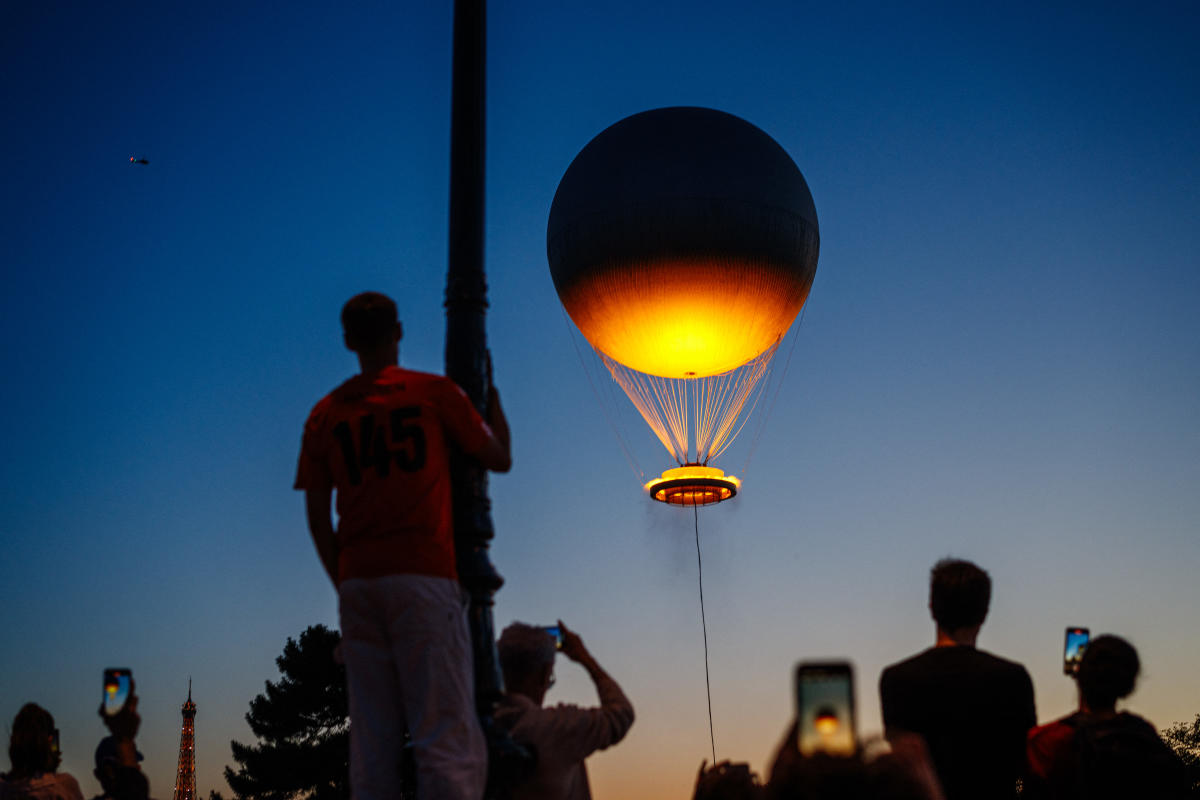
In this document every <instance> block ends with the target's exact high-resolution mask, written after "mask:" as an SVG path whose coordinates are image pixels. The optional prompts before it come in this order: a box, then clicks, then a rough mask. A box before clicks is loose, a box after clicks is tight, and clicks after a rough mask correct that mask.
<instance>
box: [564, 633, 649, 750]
mask: <svg viewBox="0 0 1200 800" xmlns="http://www.w3.org/2000/svg"><path fill="white" fill-rule="evenodd" d="M558 627H559V630H561V631H562V637H563V644H562V654H563V655H564V656H566V657H567V658H569V659H571V660H572V661H574V662H575V663H577V664H579V666H581V667H583V668H584V669H585V670H587V673H588V676H589V677H590V678H591V679H592V683H594V684H595V685H596V694H597V695H598V696H599V698H600V706H599V708H592V709H575V711H577V712H579V715H580V716H579V718H578V719H577V720H575V725H574V730H573V731H572V733H571V735H570V737H569V738H570V739H571V741H570V745H571V746H572V747H573V748H574V749H575V750H576V752H577V754H578V758H579V759H583V758H586V757H587V756H588V755H590V754H591V753H594V752H595V751H597V750H603V749H604V748H606V747H610V746H612V745H614V744H616V743H617V742H619V741H621V739H623V738H624V737H625V734H626V733H627V732H628V731H629V728H630V727H631V726H632V725H633V719H634V713H633V704H632V703H630V702H629V698H628V697H626V696H625V693H624V692H623V691H621V687H620V686H618V685H617V682H616V681H614V680H613V679H612V677H611V676H609V674H608V673H607V672H605V671H604V668H603V667H601V666H600V664H599V662H597V661H596V659H595V658H593V657H592V654H591V653H589V652H588V649H587V647H585V646H584V644H583V639H581V638H580V637H579V634H577V633H575V632H574V631H572V630H570V629H569V628H567V626H566V625H564V624H563V621H562V620H559V621H558Z"/></svg>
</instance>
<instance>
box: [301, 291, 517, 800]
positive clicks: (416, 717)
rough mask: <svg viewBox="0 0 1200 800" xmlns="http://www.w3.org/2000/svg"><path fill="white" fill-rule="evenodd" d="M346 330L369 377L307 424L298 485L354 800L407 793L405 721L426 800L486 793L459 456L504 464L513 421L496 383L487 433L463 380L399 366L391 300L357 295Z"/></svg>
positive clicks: (333, 398)
mask: <svg viewBox="0 0 1200 800" xmlns="http://www.w3.org/2000/svg"><path fill="white" fill-rule="evenodd" d="M342 329H343V331H344V334H345V336H344V339H345V344H346V347H347V348H349V349H350V350H352V351H354V353H355V354H356V355H357V356H358V363H359V367H360V369H361V372H360V374H358V375H355V376H354V377H352V378H351V379H350V380H348V381H346V382H345V383H343V384H342V385H341V386H339V387H338V388H336V389H334V390H333V391H332V392H330V393H329V394H328V395H327V396H326V397H325V398H324V399H323V400H321V402H319V403H317V405H316V407H315V408H314V409H313V410H312V413H311V414H310V415H309V418H308V422H307V423H306V424H305V426H304V442H303V446H302V448H301V451H300V464H299V468H298V470H297V475H296V488H297V489H303V490H304V492H305V504H306V508H307V513H308V526H309V530H310V531H311V533H312V538H313V542H314V543H315V544H316V547H317V553H318V554H319V555H320V557H321V563H322V564H324V566H325V571H326V572H327V573H328V574H329V578H330V580H332V581H333V583H334V585H335V586H336V587H337V589H338V601H339V611H340V616H341V629H342V644H341V649H342V655H343V657H344V659H345V663H346V684H347V690H348V695H349V701H350V723H351V724H350V786H351V792H352V794H353V796H354V798H355V800H394V798H395V797H397V796H399V794H400V783H401V778H400V767H399V765H400V763H401V747H402V746H403V736H404V731H405V729H406V728H407V730H408V731H409V732H410V734H411V736H412V745H413V750H414V752H415V757H416V764H417V796H418V798H421V800H431V799H432V798H437V799H438V800H454V799H455V798H462V799H463V800H478V799H479V798H480V797H481V796H482V794H483V788H484V781H485V778H486V772H487V752H486V750H485V744H484V740H483V734H482V732H481V731H480V728H479V720H478V718H477V716H476V711H475V690H474V685H475V684H474V673H473V670H472V653H471V644H470V639H469V635H468V632H467V621H466V601H465V596H464V593H463V591H462V589H461V587H460V586H459V584H458V573H457V570H456V567H455V552H454V530H453V521H452V518H451V507H450V468H449V451H450V447H451V445H455V446H457V447H458V448H459V449H460V450H461V451H462V452H463V453H465V454H467V455H468V456H472V457H474V458H477V459H478V460H479V462H480V463H481V464H483V466H484V467H486V468H488V469H492V470H496V471H500V472H503V471H506V470H508V469H509V467H510V466H511V463H512V458H511V455H510V452H509V437H508V424H507V422H506V420H505V419H504V412H503V411H502V410H501V408H500V399H499V396H498V395H497V394H496V391H495V387H492V388H491V393H490V395H489V398H488V423H490V426H489V424H487V423H485V422H484V421H483V420H482V419H481V418H480V416H479V414H478V413H477V412H476V411H475V408H474V406H472V405H471V401H470V400H469V399H468V398H467V396H466V395H465V394H464V393H463V391H462V390H461V389H460V388H459V387H458V386H456V385H455V384H454V382H453V381H451V380H449V379H448V378H444V377H441V376H439V375H429V374H426V373H422V372H413V371H411V370H407V369H401V368H400V367H399V366H398V361H399V347H400V338H401V335H402V329H401V326H400V322H399V320H398V319H397V318H396V305H395V303H393V302H392V301H391V300H390V299H389V298H387V297H385V296H384V295H381V294H378V293H375V292H367V293H364V294H360V295H357V296H355V297H353V298H351V299H350V300H349V302H347V303H346V305H345V307H344V308H343V309H342ZM334 490H336V491H337V511H338V518H339V522H338V526H337V531H336V533H335V531H334V527H333V521H332V519H331V518H330V501H331V496H332V494H333V492H334Z"/></svg>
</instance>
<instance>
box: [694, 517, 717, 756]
mask: <svg viewBox="0 0 1200 800" xmlns="http://www.w3.org/2000/svg"><path fill="white" fill-rule="evenodd" d="M692 518H693V520H694V522H695V526H696V575H697V576H698V577H699V579H700V630H701V631H703V632H704V692H705V694H706V695H707V696H708V741H709V743H710V744H711V745H712V757H713V760H712V763H713V766H714V767H715V766H716V765H717V738H716V736H714V735H713V721H712V684H711V683H710V682H709V679H708V623H707V622H706V621H705V619H704V566H703V565H702V564H701V563H700V510H699V507H698V506H692Z"/></svg>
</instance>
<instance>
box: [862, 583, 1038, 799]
mask: <svg viewBox="0 0 1200 800" xmlns="http://www.w3.org/2000/svg"><path fill="white" fill-rule="evenodd" d="M991 593H992V582H991V579H990V578H989V577H988V574H987V573H986V572H984V571H983V570H982V569H980V568H979V567H977V566H975V565H974V564H972V563H971V562H969V561H958V560H952V559H944V560H942V561H939V562H938V563H937V564H935V565H934V567H933V572H932V574H931V577H930V584H929V610H930V612H931V613H932V615H933V619H934V622H935V623H936V624H937V634H936V640H935V643H934V646H933V647H932V648H930V649H928V650H925V651H924V652H921V653H918V654H917V655H915V656H913V657H912V658H909V659H907V660H905V661H901V662H900V663H898V664H893V665H892V666H890V667H888V668H886V669H885V670H884V671H883V674H882V675H881V676H880V678H879V696H880V699H881V701H882V703H883V725H884V729H885V733H886V735H887V736H888V738H889V739H891V738H893V736H894V735H895V734H896V733H897V732H901V731H907V732H911V733H916V734H919V735H920V736H922V737H923V738H924V739H925V742H926V744H927V745H928V747H929V753H930V755H931V756H932V758H933V763H934V766H935V768H936V769H937V773H938V777H939V778H940V780H941V784H942V788H943V790H944V791H945V793H946V797H947V799H948V800H991V798H1006V800H1007V798H1012V797H1013V796H1014V795H1015V794H1016V782H1017V779H1018V778H1020V777H1021V775H1022V773H1023V771H1024V762H1025V734H1026V732H1027V731H1028V730H1029V729H1030V728H1032V727H1033V726H1034V724H1035V723H1036V722H1037V714H1036V712H1035V710H1034V704H1033V683H1032V681H1030V679H1029V673H1028V672H1026V671H1025V668H1024V667H1022V666H1021V665H1020V664H1016V663H1014V662H1012V661H1006V660H1005V659H1003V658H999V657H997V656H994V655H992V654H990V653H986V652H984V651H982V650H978V649H976V647H975V640H976V639H977V638H978V636H979V629H980V628H981V627H982V626H983V620H984V618H985V617H986V616H987V611H988V604H989V602H990V600H991Z"/></svg>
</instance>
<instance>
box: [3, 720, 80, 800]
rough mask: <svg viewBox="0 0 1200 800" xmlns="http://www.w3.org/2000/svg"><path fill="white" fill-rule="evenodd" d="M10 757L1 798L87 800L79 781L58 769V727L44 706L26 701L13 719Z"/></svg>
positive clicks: (59, 752)
mask: <svg viewBox="0 0 1200 800" xmlns="http://www.w3.org/2000/svg"><path fill="white" fill-rule="evenodd" d="M8 758H9V761H10V762H11V763H12V769H10V770H9V771H8V773H7V774H6V775H3V776H0V800H83V793H82V792H81V791H80V790H79V782H78V781H76V780H75V779H74V778H73V777H71V776H70V775H68V774H67V773H65V772H58V771H57V770H58V765H59V764H61V763H62V753H61V751H60V750H59V744H58V729H56V728H55V727H54V717H52V716H50V712H49V711H47V710H46V709H44V708H42V707H41V706H39V705H37V704H35V703H26V704H25V705H24V706H22V707H21V710H20V711H18V712H17V716H16V717H15V718H13V722H12V732H11V736H10V737H9V740H8Z"/></svg>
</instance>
